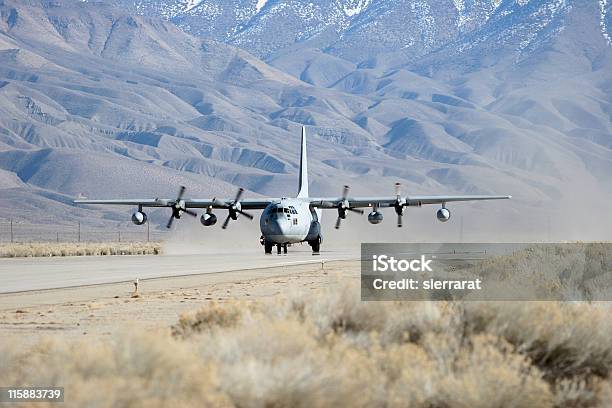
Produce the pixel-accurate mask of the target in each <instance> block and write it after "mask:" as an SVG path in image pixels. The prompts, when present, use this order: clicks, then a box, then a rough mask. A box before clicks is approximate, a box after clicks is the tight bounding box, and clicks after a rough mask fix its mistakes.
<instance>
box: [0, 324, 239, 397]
mask: <svg viewBox="0 0 612 408" xmlns="http://www.w3.org/2000/svg"><path fill="white" fill-rule="evenodd" d="M1 349H4V350H2V352H1V353H0V355H2V356H3V358H2V360H3V361H2V367H1V369H0V383H2V384H11V385H21V386H26V385H30V386H31V385H44V386H58V387H65V390H64V392H65V396H64V400H65V403H64V404H62V405H66V406H70V407H128V406H129V407H166V406H180V407H201V406H211V407H215V406H217V407H222V406H229V405H230V401H229V400H228V399H227V398H226V397H225V396H224V395H223V394H222V393H220V392H218V390H219V383H218V375H217V373H216V370H215V367H214V365H212V364H207V363H205V362H202V361H201V360H198V359H194V358H193V356H194V353H195V352H196V350H195V347H194V344H192V343H189V342H182V341H176V340H174V339H173V338H171V337H170V336H168V335H167V334H166V335H158V334H154V333H141V334H129V335H122V336H120V337H118V338H117V339H116V340H115V341H104V342H102V341H92V340H91V339H89V340H87V341H85V340H82V341H76V342H72V343H66V342H65V341H49V340H47V341H41V342H40V343H39V344H37V345H35V346H34V347H32V348H28V349H27V350H26V349H23V350H22V349H21V348H20V347H19V346H18V345H16V344H13V345H7V344H6V343H3V344H2V345H0V350H1ZM52 405H55V404H50V406H52ZM19 406H28V405H27V404H19ZM30 406H40V403H32V404H31V405H30Z"/></svg>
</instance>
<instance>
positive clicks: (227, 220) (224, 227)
mask: <svg viewBox="0 0 612 408" xmlns="http://www.w3.org/2000/svg"><path fill="white" fill-rule="evenodd" d="M230 219H231V217H230V216H229V215H228V216H227V218H226V219H225V221H223V225H222V226H221V228H222V229H226V228H227V225H228V224H229V222H230Z"/></svg>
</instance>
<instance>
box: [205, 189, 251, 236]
mask: <svg viewBox="0 0 612 408" xmlns="http://www.w3.org/2000/svg"><path fill="white" fill-rule="evenodd" d="M243 193H244V188H242V187H241V188H239V189H238V193H236V197H235V198H234V200H233V201H232V202H231V203H226V202H224V201H220V200H217V199H216V198H215V199H213V202H214V203H215V205H217V206H219V207H221V208H225V209H227V211H228V214H227V218H226V219H225V221H223V225H222V226H221V228H223V229H226V228H227V226H228V225H229V222H230V220H234V221H235V220H237V219H238V214H242V215H244V216H245V217H247V218H248V219H249V220H252V219H253V216H252V215H251V214H249V213H247V212H244V211H242V206H241V205H240V198H241V197H242V194H243Z"/></svg>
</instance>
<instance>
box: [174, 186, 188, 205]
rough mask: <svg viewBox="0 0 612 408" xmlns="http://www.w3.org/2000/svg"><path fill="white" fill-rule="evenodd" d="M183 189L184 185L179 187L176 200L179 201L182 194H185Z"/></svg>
mask: <svg viewBox="0 0 612 408" xmlns="http://www.w3.org/2000/svg"><path fill="white" fill-rule="evenodd" d="M185 190H186V188H185V186H181V188H180V189H179V193H178V197H177V198H176V201H177V202H179V201H181V199H182V198H183V194H185Z"/></svg>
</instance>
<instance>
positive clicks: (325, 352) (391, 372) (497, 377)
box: [0, 284, 612, 408]
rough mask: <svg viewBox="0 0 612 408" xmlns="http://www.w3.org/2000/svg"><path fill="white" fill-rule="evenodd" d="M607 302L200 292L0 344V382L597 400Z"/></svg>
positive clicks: (609, 360) (328, 395) (341, 395)
mask: <svg viewBox="0 0 612 408" xmlns="http://www.w3.org/2000/svg"><path fill="white" fill-rule="evenodd" d="M610 307H611V306H609V305H608V304H586V303H585V304H571V303H553V302H548V303H546V302H527V303H520V302H497V303H494V302H490V303H484V302H482V303H476V302H472V303H470V302H465V303H461V302H454V303H447V302H362V301H360V297H359V288H358V287H357V286H356V285H355V286H353V285H345V284H338V285H333V286H330V288H329V289H328V290H327V291H322V292H320V293H318V294H314V295H313V294H310V295H305V296H292V297H289V298H286V299H274V300H267V301H256V302H251V303H248V304H244V303H238V302H231V301H230V302H226V303H222V304H217V303H211V304H210V305H209V306H206V307H204V308H202V309H201V310H199V311H197V312H194V313H190V314H187V315H185V316H183V317H181V319H180V320H179V322H178V323H177V324H176V325H175V326H174V327H173V328H172V331H171V333H172V334H171V333H170V332H163V333H142V334H139V335H129V336H122V337H119V338H118V339H116V340H115V341H109V340H107V341H102V342H96V343H81V342H78V343H72V344H66V343H59V342H50V343H45V342H43V343H40V344H38V345H37V346H35V347H34V348H33V349H32V350H21V349H20V348H19V347H18V345H12V346H10V345H6V344H4V345H0V366H1V367H2V369H1V370H0V383H3V384H15V385H21V384H48V385H58V386H65V387H66V390H67V391H66V393H67V398H66V405H67V406H91V405H92V403H93V402H94V401H96V400H101V401H103V402H102V403H99V404H95V405H96V406H163V405H166V406H167V405H172V406H196V405H197V406H216V405H217V406H237V407H322V406H357V407H365V406H368V407H369V406H374V407H377V406H378V407H406V406H408V407H483V408H484V407H597V406H605V405H606V404H609V403H610V401H612V399H611V398H612V382H611V379H610V369H611V368H612V357H611V356H612V342H610V339H611V338H612V320H611V319H610V318H609V312H610ZM3 348H4V349H3Z"/></svg>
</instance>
